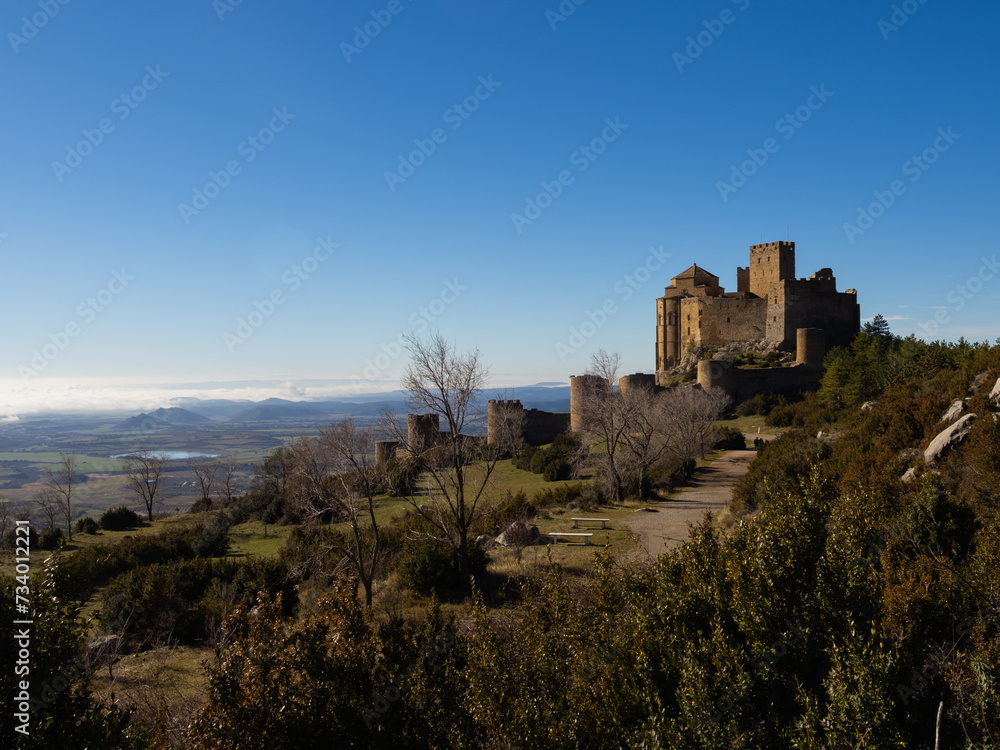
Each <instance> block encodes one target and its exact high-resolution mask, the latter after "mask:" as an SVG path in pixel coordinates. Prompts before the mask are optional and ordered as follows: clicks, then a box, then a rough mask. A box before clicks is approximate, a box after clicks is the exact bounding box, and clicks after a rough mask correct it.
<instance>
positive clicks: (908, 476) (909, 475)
mask: <svg viewBox="0 0 1000 750" xmlns="http://www.w3.org/2000/svg"><path fill="white" fill-rule="evenodd" d="M899 479H900V481H901V482H902V483H903V484H910V483H911V482H914V481H916V479H917V470H916V469H913V468H910V469H907V470H906V473H905V474H903V476H901V477H900V478H899Z"/></svg>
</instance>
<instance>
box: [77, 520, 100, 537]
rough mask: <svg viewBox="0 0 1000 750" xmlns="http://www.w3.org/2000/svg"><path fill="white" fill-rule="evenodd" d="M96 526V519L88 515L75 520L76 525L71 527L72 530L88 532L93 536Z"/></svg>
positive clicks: (81, 532)
mask: <svg viewBox="0 0 1000 750" xmlns="http://www.w3.org/2000/svg"><path fill="white" fill-rule="evenodd" d="M98 528H100V527H99V526H98V525H97V521H95V520H94V519H93V518H91V517H90V516H85V517H83V518H81V519H80V520H79V521H77V522H76V526H74V527H73V529H74V531H76V532H77V533H80V534H90V535H91V536H93V535H94V534H96V533H97V530H98Z"/></svg>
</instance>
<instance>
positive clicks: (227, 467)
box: [219, 456, 240, 505]
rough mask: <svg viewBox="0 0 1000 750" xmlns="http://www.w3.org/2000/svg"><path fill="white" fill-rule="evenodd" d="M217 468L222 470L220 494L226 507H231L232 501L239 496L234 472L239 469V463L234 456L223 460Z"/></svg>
mask: <svg viewBox="0 0 1000 750" xmlns="http://www.w3.org/2000/svg"><path fill="white" fill-rule="evenodd" d="M219 467H220V468H221V469H222V484H221V492H220V494H221V495H222V496H223V497H224V498H225V499H226V505H232V502H233V499H234V498H235V497H236V496H237V495H238V494H239V487H238V485H237V478H236V470H237V469H239V467H240V462H239V461H238V460H236V457H235V456H227V457H226V458H224V459H223V460H222V461H221V463H220V464H219Z"/></svg>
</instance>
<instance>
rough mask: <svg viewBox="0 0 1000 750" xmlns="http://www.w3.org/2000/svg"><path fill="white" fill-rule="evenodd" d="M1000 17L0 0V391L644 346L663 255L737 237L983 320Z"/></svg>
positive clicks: (743, 256) (367, 375) (544, 360)
mask: <svg viewBox="0 0 1000 750" xmlns="http://www.w3.org/2000/svg"><path fill="white" fill-rule="evenodd" d="M471 6H474V7H471ZM568 10H571V11H572V12H571V13H568V12H566V11H568ZM894 15H895V17H894ZM901 20H905V23H899V22H900V21H901ZM26 21H27V23H26ZM386 21H388V23H386ZM998 21H1000V10H998V8H997V7H996V6H995V5H993V4H985V3H972V2H956V3H950V4H946V3H944V2H942V0H927V1H926V2H925V3H923V4H921V3H920V2H919V1H918V0H909V2H907V3H897V4H895V7H894V4H893V3H892V2H885V3H882V2H871V0H869V1H868V2H860V1H857V0H847V1H845V2H837V3H820V4H813V3H810V4H806V3H793V2H769V3H765V2H762V0H738V2H731V1H728V0H727V1H724V0H704V1H699V2H690V3H684V4H665V3H662V2H651V1H650V2H632V3H626V4H618V3H608V2H600V1H599V0H586V1H585V2H582V3H580V4H579V5H576V4H575V3H574V2H572V0H566V1H565V2H563V3H562V4H561V5H560V3H559V2H557V1H556V0H551V1H550V2H541V3H529V2H517V1H513V2H504V3H485V4H484V3H476V4H471V3H463V2H460V1H459V0H395V1H394V2H388V0H387V1H386V2H383V1H382V0H377V1H376V2H359V1H357V0H348V1H345V2H340V3H331V4H327V3H319V2H311V1H306V0H302V1H300V2H292V3H281V4H279V3H274V2H265V0H243V2H241V3H240V4H238V5H234V4H233V0H218V1H217V2H214V3H213V2H212V0H178V1H177V2H172V3H157V4H138V3H133V2H124V1H120V0H107V1H106V2H102V3H99V4H98V3H85V2H82V1H81V0H69V1H68V2H65V4H62V3H61V2H59V0H41V2H39V0H34V1H31V2H29V1H26V0H11V1H10V2H8V3H6V4H5V5H4V7H3V10H2V11H0V31H2V32H3V33H4V37H5V43H4V44H2V45H0V65H2V66H3V76H2V78H0V90H2V91H3V98H4V101H6V102H7V107H8V116H7V117H5V118H3V120H2V121H0V159H2V165H3V169H2V172H0V235H3V236H2V238H0V279H2V282H0V283H2V289H3V293H2V294H0V316H2V319H3V320H4V321H5V324H4V325H3V326H2V327H0V345H2V352H3V355H2V360H0V378H2V379H3V382H4V384H5V385H6V390H7V392H8V401H10V400H11V398H12V397H11V396H10V394H12V393H13V394H21V395H22V396H23V395H24V394H25V393H27V392H33V393H36V394H37V393H49V392H54V391H55V390H60V391H61V392H64V391H65V390H66V389H67V387H69V388H78V389H79V388H87V387H99V386H106V387H110V386H112V385H114V386H116V387H117V386H123V387H124V386H128V385H130V384H133V385H134V384H147V385H149V384H163V383H174V384H178V383H206V382H209V383H210V382H216V381H225V382H228V383H232V382H235V381H244V380H246V381H249V380H254V381H275V382H278V383H282V384H284V385H283V386H282V388H283V389H284V390H283V391H282V392H287V393H289V394H294V393H297V392H298V393H306V395H309V394H314V395H315V394H316V393H319V392H318V391H316V392H313V391H309V390H308V389H306V390H305V391H303V390H302V389H300V388H299V386H297V385H296V384H298V383H300V382H306V381H317V380H329V381H336V383H337V384H338V387H339V386H342V385H343V384H344V383H350V382H351V379H352V378H353V377H357V378H359V379H360V380H363V381H364V385H365V387H383V386H385V387H392V385H393V383H394V382H395V381H396V379H397V378H398V375H399V373H400V371H401V370H402V368H403V366H404V364H405V356H399V355H398V354H397V349H396V345H395V343H394V342H396V341H397V339H398V337H399V336H400V334H402V333H407V332H415V333H417V334H421V333H425V332H427V331H430V330H439V331H440V332H441V333H443V334H444V335H445V336H447V337H448V338H449V339H452V340H454V341H455V343H456V345H457V346H458V347H459V348H461V349H468V348H472V347H479V349H480V350H481V352H482V354H483V356H484V359H485V360H486V361H487V362H489V363H490V364H491V369H492V372H493V374H494V377H495V379H496V381H497V382H498V383H504V382H511V383H513V382H518V383H523V382H535V381H543V380H545V381H548V380H564V379H565V378H566V377H567V376H569V375H570V374H574V373H577V372H580V371H583V370H584V369H586V366H587V362H588V358H589V355H590V353H591V352H592V351H594V350H596V349H597V348H599V347H605V348H608V349H615V350H618V351H620V352H621V353H622V355H623V358H624V366H625V369H626V370H628V371H630V372H632V371H636V372H637V371H651V369H652V368H653V366H654V360H653V339H654V300H655V298H656V297H657V296H659V295H660V294H662V289H663V287H664V286H665V285H667V284H668V283H669V280H670V277H672V276H673V275H675V274H676V273H678V272H680V271H682V270H683V269H684V268H686V267H687V266H688V265H690V264H691V263H692V262H695V261H697V262H698V264H699V265H701V266H703V267H706V268H708V269H709V270H711V271H712V272H714V273H716V274H718V275H719V276H720V277H721V280H722V283H723V285H725V286H726V287H727V288H735V285H736V280H735V268H736V266H737V265H740V264H744V265H745V264H746V260H747V253H748V246H749V245H750V244H754V243H757V242H760V241H761V240H762V239H763V240H764V241H772V240H777V239H785V238H786V237H788V236H790V237H791V239H793V240H795V241H796V243H797V255H798V268H797V271H798V273H799V275H800V276H805V275H808V274H810V273H812V272H813V271H815V270H817V269H818V268H820V267H824V266H832V267H833V269H834V271H835V274H836V276H837V279H838V285H839V288H841V289H845V288H857V289H858V290H859V300H860V302H861V306H862V316H863V317H871V316H872V315H874V314H875V313H877V312H881V313H882V314H883V315H885V316H886V317H888V318H889V319H890V321H891V325H892V328H893V330H894V331H895V332H897V333H902V334H908V333H917V334H918V335H923V336H927V337H930V338H946V339H957V338H958V337H959V336H966V337H967V338H972V339H976V340H983V339H988V340H990V341H993V340H995V339H996V338H997V337H998V336H1000V312H998V310H1000V306H998V305H997V300H998V297H1000V276H998V277H997V280H994V279H993V278H992V277H993V276H994V275H995V273H996V271H995V270H993V269H994V266H993V265H992V259H993V258H994V255H995V254H996V253H997V250H998V247H997V240H996V238H995V236H994V233H993V232H992V231H991V227H990V217H991V216H995V215H996V199H997V179H996V173H995V170H996V166H995V165H996V164H997V163H1000V159H998V158H997V157H998V150H1000V147H998V142H997V138H996V133H997V124H998V123H997V119H998V117H997V115H998V96H997V88H996V85H995V74H996V71H997V70H998V69H1000V65H998V56H1000V52H998V50H997V46H996V44H995V40H994V39H993V36H994V30H995V29H996V27H997V22H998ZM39 22H44V23H43V24H42V23H39ZM880 22H881V23H880ZM356 27H357V28H358V29H360V30H361V34H360V35H359V33H358V32H357V31H356ZM366 27H367V29H368V31H369V32H373V31H377V32H378V33H377V35H375V36H372V37H369V36H368V35H367V34H365V33H364V32H365V28H366ZM817 92H819V93H817ZM456 107H457V109H456ZM609 123H610V125H609ZM102 126H103V131H104V132H102ZM942 133H944V134H945V135H942ZM95 142H96V145H93V146H91V143H95ZM421 147H422V149H423V152H424V153H421ZM581 149H586V151H583V150H581ZM754 157H756V159H757V162H758V163H757V164H754V163H752V161H748V160H752V159H753V158H754ZM914 157H917V158H918V160H919V161H918V162H914V161H913V158H914ZM925 159H926V161H925ZM930 162H932V163H930ZM734 169H735V170H736V172H737V173H739V172H740V171H741V170H742V172H743V174H742V175H738V176H737V177H736V179H735V181H734V179H733V177H734ZM392 173H395V176H394V177H393V176H391V174H392ZM748 173H749V176H747V175H748ZM560 177H562V182H560ZM741 178H744V179H743V180H741ZM894 182H895V183H896V185H895V187H896V192H895V193H893V183H894ZM213 183H214V184H213ZM724 183H728V187H726V186H725V184H724ZM216 185H221V187H220V188H218V189H216V187H215V186H216ZM545 185H548V188H547V190H548V192H549V193H550V194H556V197H554V198H552V199H551V200H549V199H548V196H543V197H542V198H541V199H540V200H539V201H536V205H537V203H541V204H544V207H542V208H541V209H539V210H538V211H537V212H534V211H530V212H529V209H528V202H529V201H533V200H534V199H535V198H536V197H537V196H539V194H540V193H544V192H545V190H546V188H545ZM196 191H201V194H202V195H206V194H207V195H208V197H207V198H202V199H198V198H196ZM876 193H877V194H879V195H881V196H882V202H883V203H890V202H891V205H889V206H888V207H887V208H884V209H883V208H882V207H881V206H878V205H876V206H875V207H874V209H873V210H872V211H871V213H873V214H876V215H877V216H875V217H872V218H871V220H870V221H869V220H868V219H867V218H862V219H860V220H859V209H864V210H865V211H868V209H869V206H870V205H871V204H873V203H877V200H878V196H877V195H876ZM181 204H185V205H186V206H188V208H185V207H184V206H182V205H181ZM513 214H519V215H520V216H521V217H523V219H529V217H532V216H533V217H534V218H533V219H531V220H530V223H528V222H527V221H524V220H522V219H519V218H517V217H514V218H513V219H512V215H513ZM859 221H860V222H861V223H859ZM845 224H850V225H853V226H854V227H855V228H856V229H857V230H861V231H855V230H853V229H851V228H846V229H845ZM334 245H335V246H334ZM654 249H655V250H656V252H655V253H654V252H653V250H654ZM663 256H669V257H666V258H665V260H660V258H662V257H663ZM647 264H648V265H647ZM654 267H655V270H654V271H653V272H652V273H648V274H647V272H646V271H645V270H642V269H647V268H654ZM637 270H638V275H636V272H637ZM630 277H631V278H630ZM970 278H971V279H973V282H972V284H971V287H970V286H969V279H970ZM640 279H643V280H642V281H640ZM976 279H982V281H979V280H976ZM970 290H971V291H970ZM608 300H611V302H612V305H611V308H608V309H613V312H612V313H611V314H610V315H607V316H606V317H605V318H602V317H601V315H600V314H595V315H592V316H591V315H589V314H590V313H596V312H597V311H600V310H601V308H602V306H604V305H605V304H606V302H607V301H608ZM269 305H271V306H273V307H269ZM935 315H937V316H938V319H937V320H936V321H935V317H934V316H935ZM241 319H243V320H244V321H247V322H246V323H245V324H244V325H243V326H242V327H241V325H240V320H241ZM590 319H596V320H598V321H599V322H600V323H601V325H600V326H593V327H590V326H585V324H586V323H587V322H588V320H590ZM252 324H258V325H256V326H254V325H252ZM921 324H923V325H921ZM932 324H933V325H932ZM934 325H936V326H937V328H935V327H934ZM581 327H583V329H584V332H585V333H589V334H592V335H589V336H583V337H582V339H581V338H580V337H577V338H575V339H572V338H571V333H572V331H573V329H576V330H578V331H579V330H581ZM246 334H249V335H246ZM559 344H563V345H564V346H563V347H559V346H558V345H559ZM574 344H576V345H574ZM46 346H48V348H47V349H46ZM568 350H571V351H568ZM49 355H52V356H49ZM379 355H383V356H382V357H381V358H380V357H379ZM39 357H41V358H40V359H39ZM366 371H367V372H366ZM15 400H16V399H15Z"/></svg>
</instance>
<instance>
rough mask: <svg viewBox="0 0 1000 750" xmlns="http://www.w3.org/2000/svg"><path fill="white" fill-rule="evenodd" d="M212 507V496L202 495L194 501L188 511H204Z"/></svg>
mask: <svg viewBox="0 0 1000 750" xmlns="http://www.w3.org/2000/svg"><path fill="white" fill-rule="evenodd" d="M211 509H212V498H210V497H202V498H199V499H198V500H196V501H195V502H194V504H193V505H192V506H191V510H189V511H188V513H206V512H208V511H210V510H211Z"/></svg>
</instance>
